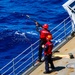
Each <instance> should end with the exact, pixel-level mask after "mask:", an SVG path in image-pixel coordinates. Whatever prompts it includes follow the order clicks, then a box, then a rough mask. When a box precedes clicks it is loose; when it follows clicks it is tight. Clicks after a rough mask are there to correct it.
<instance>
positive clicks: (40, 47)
mask: <svg viewBox="0 0 75 75" xmlns="http://www.w3.org/2000/svg"><path fill="white" fill-rule="evenodd" d="M45 43H46V41H43V40H40V44H39V53H38V56H39V57H38V59H39V61H41V58H42V52H43V48H42V45H43V44H45Z"/></svg>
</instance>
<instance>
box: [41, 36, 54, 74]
mask: <svg viewBox="0 0 75 75" xmlns="http://www.w3.org/2000/svg"><path fill="white" fill-rule="evenodd" d="M51 39H52V36H51V35H48V36H47V37H46V40H47V42H46V44H45V45H42V48H44V60H45V72H44V74H47V73H50V70H49V64H50V65H51V69H55V67H54V64H53V60H52V49H53V43H52V42H51Z"/></svg>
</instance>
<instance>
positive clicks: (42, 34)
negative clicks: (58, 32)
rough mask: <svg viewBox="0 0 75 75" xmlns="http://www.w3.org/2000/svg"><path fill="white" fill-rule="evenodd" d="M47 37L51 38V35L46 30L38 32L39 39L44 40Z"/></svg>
mask: <svg viewBox="0 0 75 75" xmlns="http://www.w3.org/2000/svg"><path fill="white" fill-rule="evenodd" d="M47 35H51V36H52V34H51V33H50V32H49V31H48V30H45V29H43V30H41V31H40V39H42V40H46V37H47Z"/></svg>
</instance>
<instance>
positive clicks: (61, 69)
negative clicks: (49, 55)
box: [29, 37, 75, 75]
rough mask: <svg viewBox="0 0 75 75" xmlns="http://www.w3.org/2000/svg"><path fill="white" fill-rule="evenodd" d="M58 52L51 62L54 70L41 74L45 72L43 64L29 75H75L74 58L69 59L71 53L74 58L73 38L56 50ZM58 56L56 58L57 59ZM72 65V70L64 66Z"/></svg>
mask: <svg viewBox="0 0 75 75" xmlns="http://www.w3.org/2000/svg"><path fill="white" fill-rule="evenodd" d="M58 51H59V52H57V53H54V55H53V56H54V57H53V62H54V65H55V67H56V68H55V70H54V71H51V73H49V74H43V72H44V71H45V67H44V66H45V65H44V62H43V63H42V64H41V65H40V66H39V67H38V68H36V69H35V70H34V71H33V72H32V73H31V74H29V75H75V69H74V68H75V66H74V65H75V58H73V59H70V57H69V55H68V54H69V53H72V54H73V55H74V57H75V37H74V38H72V39H71V40H70V41H69V42H68V43H66V44H65V45H64V46H63V47H62V48H60V49H59V50H58ZM57 56H58V57H57ZM70 63H73V64H74V65H72V66H73V67H74V68H67V67H66V65H67V64H70Z"/></svg>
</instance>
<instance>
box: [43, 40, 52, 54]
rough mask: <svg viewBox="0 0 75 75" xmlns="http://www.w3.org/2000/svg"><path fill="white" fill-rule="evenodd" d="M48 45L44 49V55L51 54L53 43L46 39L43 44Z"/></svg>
mask: <svg viewBox="0 0 75 75" xmlns="http://www.w3.org/2000/svg"><path fill="white" fill-rule="evenodd" d="M46 45H48V50H45V51H44V55H49V54H52V49H53V43H52V42H51V41H48V42H47V43H46V44H45V46H46Z"/></svg>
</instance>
